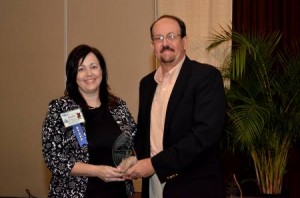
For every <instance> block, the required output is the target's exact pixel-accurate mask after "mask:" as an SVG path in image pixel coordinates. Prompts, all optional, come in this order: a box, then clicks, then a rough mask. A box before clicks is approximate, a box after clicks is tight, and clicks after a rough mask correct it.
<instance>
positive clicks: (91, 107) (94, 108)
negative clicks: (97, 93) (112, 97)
mask: <svg viewBox="0 0 300 198" xmlns="http://www.w3.org/2000/svg"><path fill="white" fill-rule="evenodd" d="M99 107H100V105H99V106H97V107H90V106H88V108H89V109H90V110H92V109H97V108H99Z"/></svg>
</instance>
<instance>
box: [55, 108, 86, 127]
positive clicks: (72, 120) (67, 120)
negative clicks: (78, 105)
mask: <svg viewBox="0 0 300 198" xmlns="http://www.w3.org/2000/svg"><path fill="white" fill-rule="evenodd" d="M60 116H61V118H62V120H63V122H64V125H65V127H66V128H67V127H69V126H74V125H77V124H80V123H84V122H85V120H84V117H83V115H82V112H81V110H80V109H75V110H72V111H68V112H65V113H62V114H60Z"/></svg>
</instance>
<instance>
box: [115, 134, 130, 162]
mask: <svg viewBox="0 0 300 198" xmlns="http://www.w3.org/2000/svg"><path fill="white" fill-rule="evenodd" d="M131 156H135V151H134V149H133V146H132V136H131V135H130V134H127V133H122V134H121V135H119V136H118V137H117V139H116V140H115V142H114V144H113V147H112V158H113V161H114V164H115V166H119V165H120V163H121V162H122V161H123V160H126V159H127V158H129V157H131Z"/></svg>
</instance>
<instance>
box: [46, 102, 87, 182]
mask: <svg viewBox="0 0 300 198" xmlns="http://www.w3.org/2000/svg"><path fill="white" fill-rule="evenodd" d="M63 104H64V105H63ZM64 106H66V104H65V103H63V102H61V100H60V99H58V100H53V101H51V102H50V104H49V109H48V112H47V115H46V118H45V119H44V123H43V127H42V152H43V156H44V161H45V163H46V166H47V167H48V168H49V170H50V171H51V172H52V173H53V174H54V175H62V176H69V175H70V172H71V169H72V168H73V166H74V164H75V162H76V161H78V158H82V159H84V155H83V153H82V151H80V150H81V149H80V147H79V146H78V143H77V141H76V138H75V135H74V134H73V132H72V129H70V128H65V127H64V124H63V121H62V119H61V117H60V114H61V113H62V112H64V111H66V110H65V109H64V108H65V107H64ZM80 155H81V157H80Z"/></svg>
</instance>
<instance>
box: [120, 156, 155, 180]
mask: <svg viewBox="0 0 300 198" xmlns="http://www.w3.org/2000/svg"><path fill="white" fill-rule="evenodd" d="M154 173H155V170H154V168H153V166H152V163H151V159H150V158H146V159H142V160H138V161H137V162H136V164H135V165H134V166H132V167H131V168H129V169H128V170H127V172H126V173H125V175H124V177H125V179H137V178H142V177H149V176H151V175H153V174H154Z"/></svg>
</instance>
